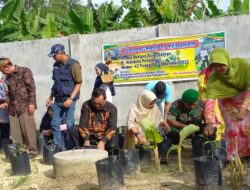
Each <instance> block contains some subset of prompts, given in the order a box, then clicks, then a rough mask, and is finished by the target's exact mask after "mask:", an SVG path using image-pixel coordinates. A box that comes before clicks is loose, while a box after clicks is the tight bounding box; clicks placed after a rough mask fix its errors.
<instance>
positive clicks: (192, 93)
mask: <svg viewBox="0 0 250 190" xmlns="http://www.w3.org/2000/svg"><path fill="white" fill-rule="evenodd" d="M203 109H204V108H203V102H201V101H200V100H198V92H197V91H196V90H194V89H187V90H186V91H185V92H184V93H183V94H182V98H181V99H178V100H176V101H174V102H173V103H172V105H171V107H170V109H169V112H168V119H167V121H168V123H169V125H170V126H171V132H170V133H169V134H168V137H169V138H170V139H171V140H172V143H173V144H178V143H179V132H180V131H181V130H182V129H183V128H184V127H185V126H187V125H189V124H194V125H197V126H200V127H202V126H203V125H204V122H203V116H202V114H203Z"/></svg>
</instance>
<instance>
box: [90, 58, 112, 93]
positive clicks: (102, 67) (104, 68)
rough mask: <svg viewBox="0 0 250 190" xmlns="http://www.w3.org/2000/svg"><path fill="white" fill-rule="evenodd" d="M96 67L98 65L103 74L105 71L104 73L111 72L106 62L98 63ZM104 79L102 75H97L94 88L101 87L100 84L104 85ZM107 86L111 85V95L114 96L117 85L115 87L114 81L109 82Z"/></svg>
mask: <svg viewBox="0 0 250 190" xmlns="http://www.w3.org/2000/svg"><path fill="white" fill-rule="evenodd" d="M96 67H98V68H99V69H100V70H101V74H102V73H103V72H104V74H108V73H109V68H108V66H107V65H105V64H104V63H98V64H97V65H96ZM102 84H103V83H102V79H101V77H100V76H97V77H96V79H95V85H94V89H96V88H100V86H101V85H102ZM107 86H108V87H109V89H110V91H111V95H112V96H114V95H115V87H114V83H113V82H111V83H109V84H107Z"/></svg>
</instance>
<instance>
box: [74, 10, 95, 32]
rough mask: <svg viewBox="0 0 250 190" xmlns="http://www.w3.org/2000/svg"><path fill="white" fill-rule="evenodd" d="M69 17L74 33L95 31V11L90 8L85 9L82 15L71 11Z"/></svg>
mask: <svg viewBox="0 0 250 190" xmlns="http://www.w3.org/2000/svg"><path fill="white" fill-rule="evenodd" d="M69 17H70V20H71V22H72V27H73V28H72V29H73V33H80V34H86V33H92V32H94V31H95V29H94V19H93V11H92V10H91V9H90V8H89V7H83V8H82V10H81V13H77V12H76V11H75V10H74V9H72V10H70V12H69Z"/></svg>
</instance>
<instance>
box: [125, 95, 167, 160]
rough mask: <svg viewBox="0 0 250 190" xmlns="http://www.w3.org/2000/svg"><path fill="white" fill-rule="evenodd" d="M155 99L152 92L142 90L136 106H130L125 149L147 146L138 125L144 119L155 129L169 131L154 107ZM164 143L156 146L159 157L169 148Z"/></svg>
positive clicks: (158, 111)
mask: <svg viewBox="0 0 250 190" xmlns="http://www.w3.org/2000/svg"><path fill="white" fill-rule="evenodd" d="M156 99H157V98H156V96H155V94H154V93H153V92H152V91H149V90H143V91H142V92H141V93H140V95H139V97H138V99H137V102H136V104H134V105H132V106H131V108H130V109H129V114H128V123H127V124H128V125H127V129H126V132H125V143H124V148H125V149H132V148H135V145H136V144H141V145H146V144H147V140H146V137H145V134H144V131H143V129H142V128H141V126H140V124H139V123H140V121H141V120H142V119H144V118H147V119H149V120H150V121H151V122H152V123H153V124H154V126H155V127H157V128H158V126H161V127H162V128H163V129H164V130H165V131H167V132H168V131H170V129H169V128H167V126H166V125H165V123H166V122H164V120H163V117H162V114H161V111H160V110H159V108H158V106H157V105H156ZM166 143H167V141H163V142H162V143H160V144H159V145H158V146H159V152H160V156H161V155H162V154H164V153H165V152H166V151H167V150H166V149H167V148H168V147H169V145H167V144H166Z"/></svg>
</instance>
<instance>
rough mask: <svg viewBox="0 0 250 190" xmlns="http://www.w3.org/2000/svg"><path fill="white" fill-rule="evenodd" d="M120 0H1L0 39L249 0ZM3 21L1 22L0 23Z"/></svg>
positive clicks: (175, 15)
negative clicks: (101, 0) (220, 1)
mask: <svg viewBox="0 0 250 190" xmlns="http://www.w3.org/2000/svg"><path fill="white" fill-rule="evenodd" d="M147 1H148V5H149V7H147V8H145V7H144V8H143V7H142V6H141V4H142V0H122V6H116V5H114V3H113V2H110V3H107V2H105V3H102V4H100V5H97V4H95V5H93V4H92V1H91V0H88V4H87V6H83V5H82V4H81V3H82V2H81V0H71V1H68V0H50V1H44V0H8V1H0V3H4V6H3V7H2V9H1V10H0V21H1V22H0V25H1V27H0V42H9V41H19V40H32V39H40V38H51V37H56V36H58V34H60V35H70V34H75V33H80V34H86V33H94V32H102V31H111V30H120V29H128V28H137V27H145V26H153V25H156V24H162V23H175V22H183V21H189V20H197V19H204V18H212V17H218V16H227V15H239V14H248V13H249V0H231V1H230V6H229V8H228V11H226V12H223V10H220V9H218V7H217V5H216V4H215V2H214V0H147ZM1 23H2V24H1Z"/></svg>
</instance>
